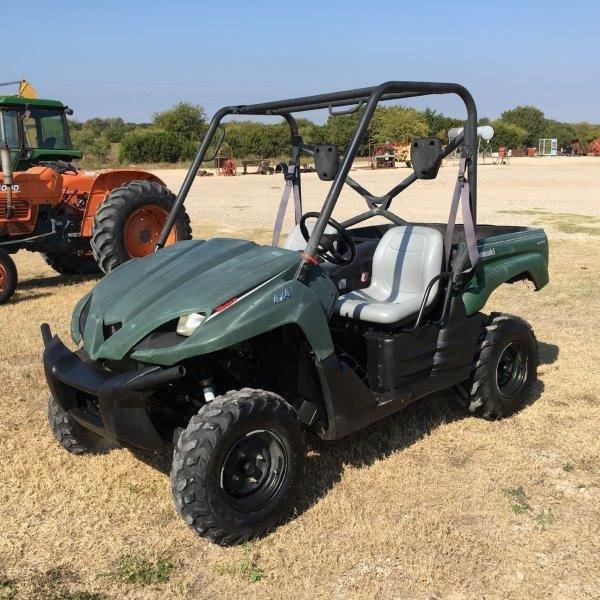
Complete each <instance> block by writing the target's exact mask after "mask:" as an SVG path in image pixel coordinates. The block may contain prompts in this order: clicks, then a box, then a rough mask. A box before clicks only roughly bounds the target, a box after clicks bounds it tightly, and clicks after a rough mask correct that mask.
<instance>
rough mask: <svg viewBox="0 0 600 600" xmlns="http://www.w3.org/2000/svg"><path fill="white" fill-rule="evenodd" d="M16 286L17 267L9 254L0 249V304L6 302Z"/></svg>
mask: <svg viewBox="0 0 600 600" xmlns="http://www.w3.org/2000/svg"><path fill="white" fill-rule="evenodd" d="M16 287H17V267H16V265H15V261H14V260H13V259H12V258H11V257H10V254H8V253H6V252H4V250H0V304H4V302H8V301H9V300H10V299H11V297H12V295H13V294H14V293H15V289H16Z"/></svg>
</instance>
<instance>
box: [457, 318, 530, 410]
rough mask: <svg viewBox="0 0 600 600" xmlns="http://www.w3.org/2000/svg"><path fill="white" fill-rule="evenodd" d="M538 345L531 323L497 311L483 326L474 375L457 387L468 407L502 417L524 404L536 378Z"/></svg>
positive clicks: (468, 408)
mask: <svg viewBox="0 0 600 600" xmlns="http://www.w3.org/2000/svg"><path fill="white" fill-rule="evenodd" d="M537 366H538V346H537V340H536V339H535V334H534V333H533V329H532V328H531V325H529V323H527V322H526V321H524V320H523V319H521V318H519V317H515V316H512V315H505V314H499V313H495V314H492V315H490V317H489V318H488V320H487V322H486V323H485V325H484V329H483V330H482V332H481V336H480V340H479V349H478V352H477V354H476V356H475V366H474V369H473V371H472V373H471V377H470V378H469V379H468V380H467V381H465V382H463V383H462V384H461V385H460V386H458V392H459V394H460V395H461V397H462V398H463V400H464V403H465V406H466V408H467V410H468V411H469V412H470V413H472V414H474V415H477V416H481V417H483V418H485V419H489V420H493V419H501V418H502V417H506V416H508V415H510V414H512V413H514V412H516V411H518V410H520V409H521V408H523V407H524V406H525V404H526V403H527V400H528V399H529V398H530V396H531V392H532V388H533V386H534V384H535V381H536V379H537Z"/></svg>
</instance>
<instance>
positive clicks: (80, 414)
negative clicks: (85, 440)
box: [42, 324, 185, 450]
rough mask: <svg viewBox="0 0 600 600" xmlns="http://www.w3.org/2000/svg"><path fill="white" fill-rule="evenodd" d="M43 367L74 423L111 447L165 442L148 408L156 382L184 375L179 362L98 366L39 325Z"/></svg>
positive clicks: (160, 382) (56, 396) (153, 445)
mask: <svg viewBox="0 0 600 600" xmlns="http://www.w3.org/2000/svg"><path fill="white" fill-rule="evenodd" d="M42 338H43V340H44V354H43V362H44V370H45V372H46V379H47V381H48V386H49V387H50V391H51V393H52V395H53V396H54V398H55V399H56V401H57V402H58V403H59V404H60V406H61V407H62V408H63V410H65V411H66V412H67V413H68V414H69V415H70V416H71V417H72V418H73V419H74V420H75V421H77V423H79V424H80V425H81V426H82V427H84V428H85V429H88V430H89V431H91V432H93V433H95V434H96V435H98V436H100V437H101V438H105V439H106V440H108V441H109V442H111V443H113V444H114V445H115V446H117V445H124V446H135V447H138V448H145V449H148V450H152V449H157V448H160V447H162V446H164V445H165V442H164V440H163V438H162V437H161V436H160V434H159V433H158V431H157V430H156V427H155V426H154V425H153V423H152V421H151V420H150V416H149V414H148V411H147V404H148V399H149V397H150V396H151V394H152V393H153V391H154V390H155V388H156V387H157V386H158V385H161V384H163V383H167V382H169V381H173V380H174V379H179V378H181V377H183V376H184V375H185V369H184V367H182V366H178V367H172V368H170V369H163V368H162V367H158V366H147V367H141V368H139V369H138V370H133V371H127V372H125V373H114V372H111V371H107V370H105V369H102V368H100V367H98V366H97V365H96V364H94V363H93V362H91V361H90V360H89V359H88V358H87V355H86V354H85V353H84V352H83V351H81V350H79V351H77V352H71V351H70V350H69V349H68V348H67V347H66V346H65V345H64V344H63V343H62V342H61V340H60V339H59V338H58V336H56V335H55V336H53V335H52V334H51V333H50V327H49V326H48V325H47V324H44V325H42Z"/></svg>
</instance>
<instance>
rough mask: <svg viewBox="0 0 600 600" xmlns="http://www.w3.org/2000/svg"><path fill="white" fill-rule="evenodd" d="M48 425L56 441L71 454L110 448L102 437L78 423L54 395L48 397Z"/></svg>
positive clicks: (101, 450) (88, 452)
mask: <svg viewBox="0 0 600 600" xmlns="http://www.w3.org/2000/svg"><path fill="white" fill-rule="evenodd" d="M48 425H50V431H52V435H53V436H54V437H55V439H56V441H57V442H58V443H59V444H60V445H61V446H62V447H63V448H64V449H65V450H66V451H67V452H71V454H90V453H96V452H103V451H105V450H107V449H108V448H109V445H108V444H107V443H106V442H105V441H104V440H103V439H102V438H99V437H98V436H97V435H95V434H93V433H92V432H91V431H87V430H86V429H84V428H83V427H82V426H81V425H80V424H79V423H77V421H75V419H73V417H71V416H70V415H69V413H67V412H66V411H65V410H64V409H63V408H62V406H61V405H60V404H59V403H58V402H57V401H56V399H55V398H54V396H50V397H49V398H48Z"/></svg>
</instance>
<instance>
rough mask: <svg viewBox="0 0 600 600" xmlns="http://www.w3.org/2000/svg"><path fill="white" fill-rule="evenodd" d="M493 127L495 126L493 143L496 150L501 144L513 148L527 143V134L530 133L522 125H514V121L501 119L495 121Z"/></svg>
mask: <svg viewBox="0 0 600 600" xmlns="http://www.w3.org/2000/svg"><path fill="white" fill-rule="evenodd" d="M492 127H493V128H494V137H493V138H492V145H493V147H494V148H495V149H496V150H497V149H498V148H500V146H504V147H505V148H510V149H511V150H512V149H515V148H519V147H520V146H522V145H523V144H524V143H525V141H526V139H527V136H528V135H529V134H528V132H527V131H526V130H525V129H523V128H522V127H519V126H518V125H513V124H512V123H505V122H504V121H501V120H497V121H493V122H492Z"/></svg>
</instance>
